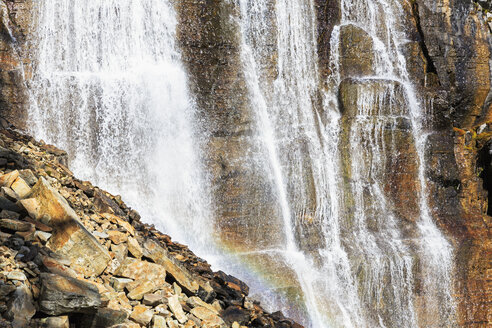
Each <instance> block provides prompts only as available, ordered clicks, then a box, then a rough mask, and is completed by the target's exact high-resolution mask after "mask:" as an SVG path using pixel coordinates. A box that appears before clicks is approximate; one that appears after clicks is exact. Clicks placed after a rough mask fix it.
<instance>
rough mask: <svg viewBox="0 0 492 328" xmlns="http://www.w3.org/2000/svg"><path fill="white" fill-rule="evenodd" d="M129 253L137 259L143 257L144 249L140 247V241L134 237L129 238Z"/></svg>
mask: <svg viewBox="0 0 492 328" xmlns="http://www.w3.org/2000/svg"><path fill="white" fill-rule="evenodd" d="M128 251H129V252H130V254H132V255H133V256H134V257H136V258H137V259H139V258H141V257H142V255H143V250H142V247H140V245H139V244H138V241H137V240H136V239H135V238H133V237H128Z"/></svg>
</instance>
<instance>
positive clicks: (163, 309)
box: [154, 304, 171, 317]
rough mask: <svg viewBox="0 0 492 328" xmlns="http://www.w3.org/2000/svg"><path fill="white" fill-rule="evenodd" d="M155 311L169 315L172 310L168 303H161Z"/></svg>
mask: <svg viewBox="0 0 492 328" xmlns="http://www.w3.org/2000/svg"><path fill="white" fill-rule="evenodd" d="M154 310H155V312H156V313H159V314H162V315H163V316H165V317H169V316H170V315H171V312H169V311H168V310H167V305H166V304H159V305H157V306H156V307H155V309H154Z"/></svg>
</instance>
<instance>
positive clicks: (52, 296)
mask: <svg viewBox="0 0 492 328" xmlns="http://www.w3.org/2000/svg"><path fill="white" fill-rule="evenodd" d="M40 278H41V292H40V296H39V310H40V311H42V312H44V313H46V314H49V315H60V314H64V313H95V312H96V311H97V309H98V308H99V306H100V305H101V296H100V295H99V291H98V289H97V287H96V286H94V285H93V284H90V283H88V282H85V281H81V280H78V279H74V278H71V277H63V276H60V275H56V274H51V273H41V274H40Z"/></svg>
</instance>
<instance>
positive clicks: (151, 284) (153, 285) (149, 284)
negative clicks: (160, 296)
mask: <svg viewBox="0 0 492 328" xmlns="http://www.w3.org/2000/svg"><path fill="white" fill-rule="evenodd" d="M164 282H165V281H163V280H161V279H157V280H152V281H149V280H144V281H135V282H133V283H129V284H127V285H126V289H127V290H128V291H129V293H128V294H127V296H128V298H129V299H131V300H141V299H142V298H143V296H144V295H145V294H148V293H152V292H154V291H156V290H157V289H158V288H159V287H160V286H161V285H162V284H163V283H164Z"/></svg>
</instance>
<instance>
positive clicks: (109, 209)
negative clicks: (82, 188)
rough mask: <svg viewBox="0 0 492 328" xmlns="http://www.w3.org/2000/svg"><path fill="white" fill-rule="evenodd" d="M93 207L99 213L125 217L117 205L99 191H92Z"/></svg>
mask: <svg viewBox="0 0 492 328" xmlns="http://www.w3.org/2000/svg"><path fill="white" fill-rule="evenodd" d="M94 205H95V206H96V208H98V209H99V212H101V213H109V214H116V215H119V216H124V215H125V213H123V211H122V210H121V208H120V207H119V206H118V204H116V203H115V202H114V201H113V200H112V199H111V198H109V197H108V196H106V195H105V194H104V193H103V192H102V191H101V190H99V189H95V191H94Z"/></svg>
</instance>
